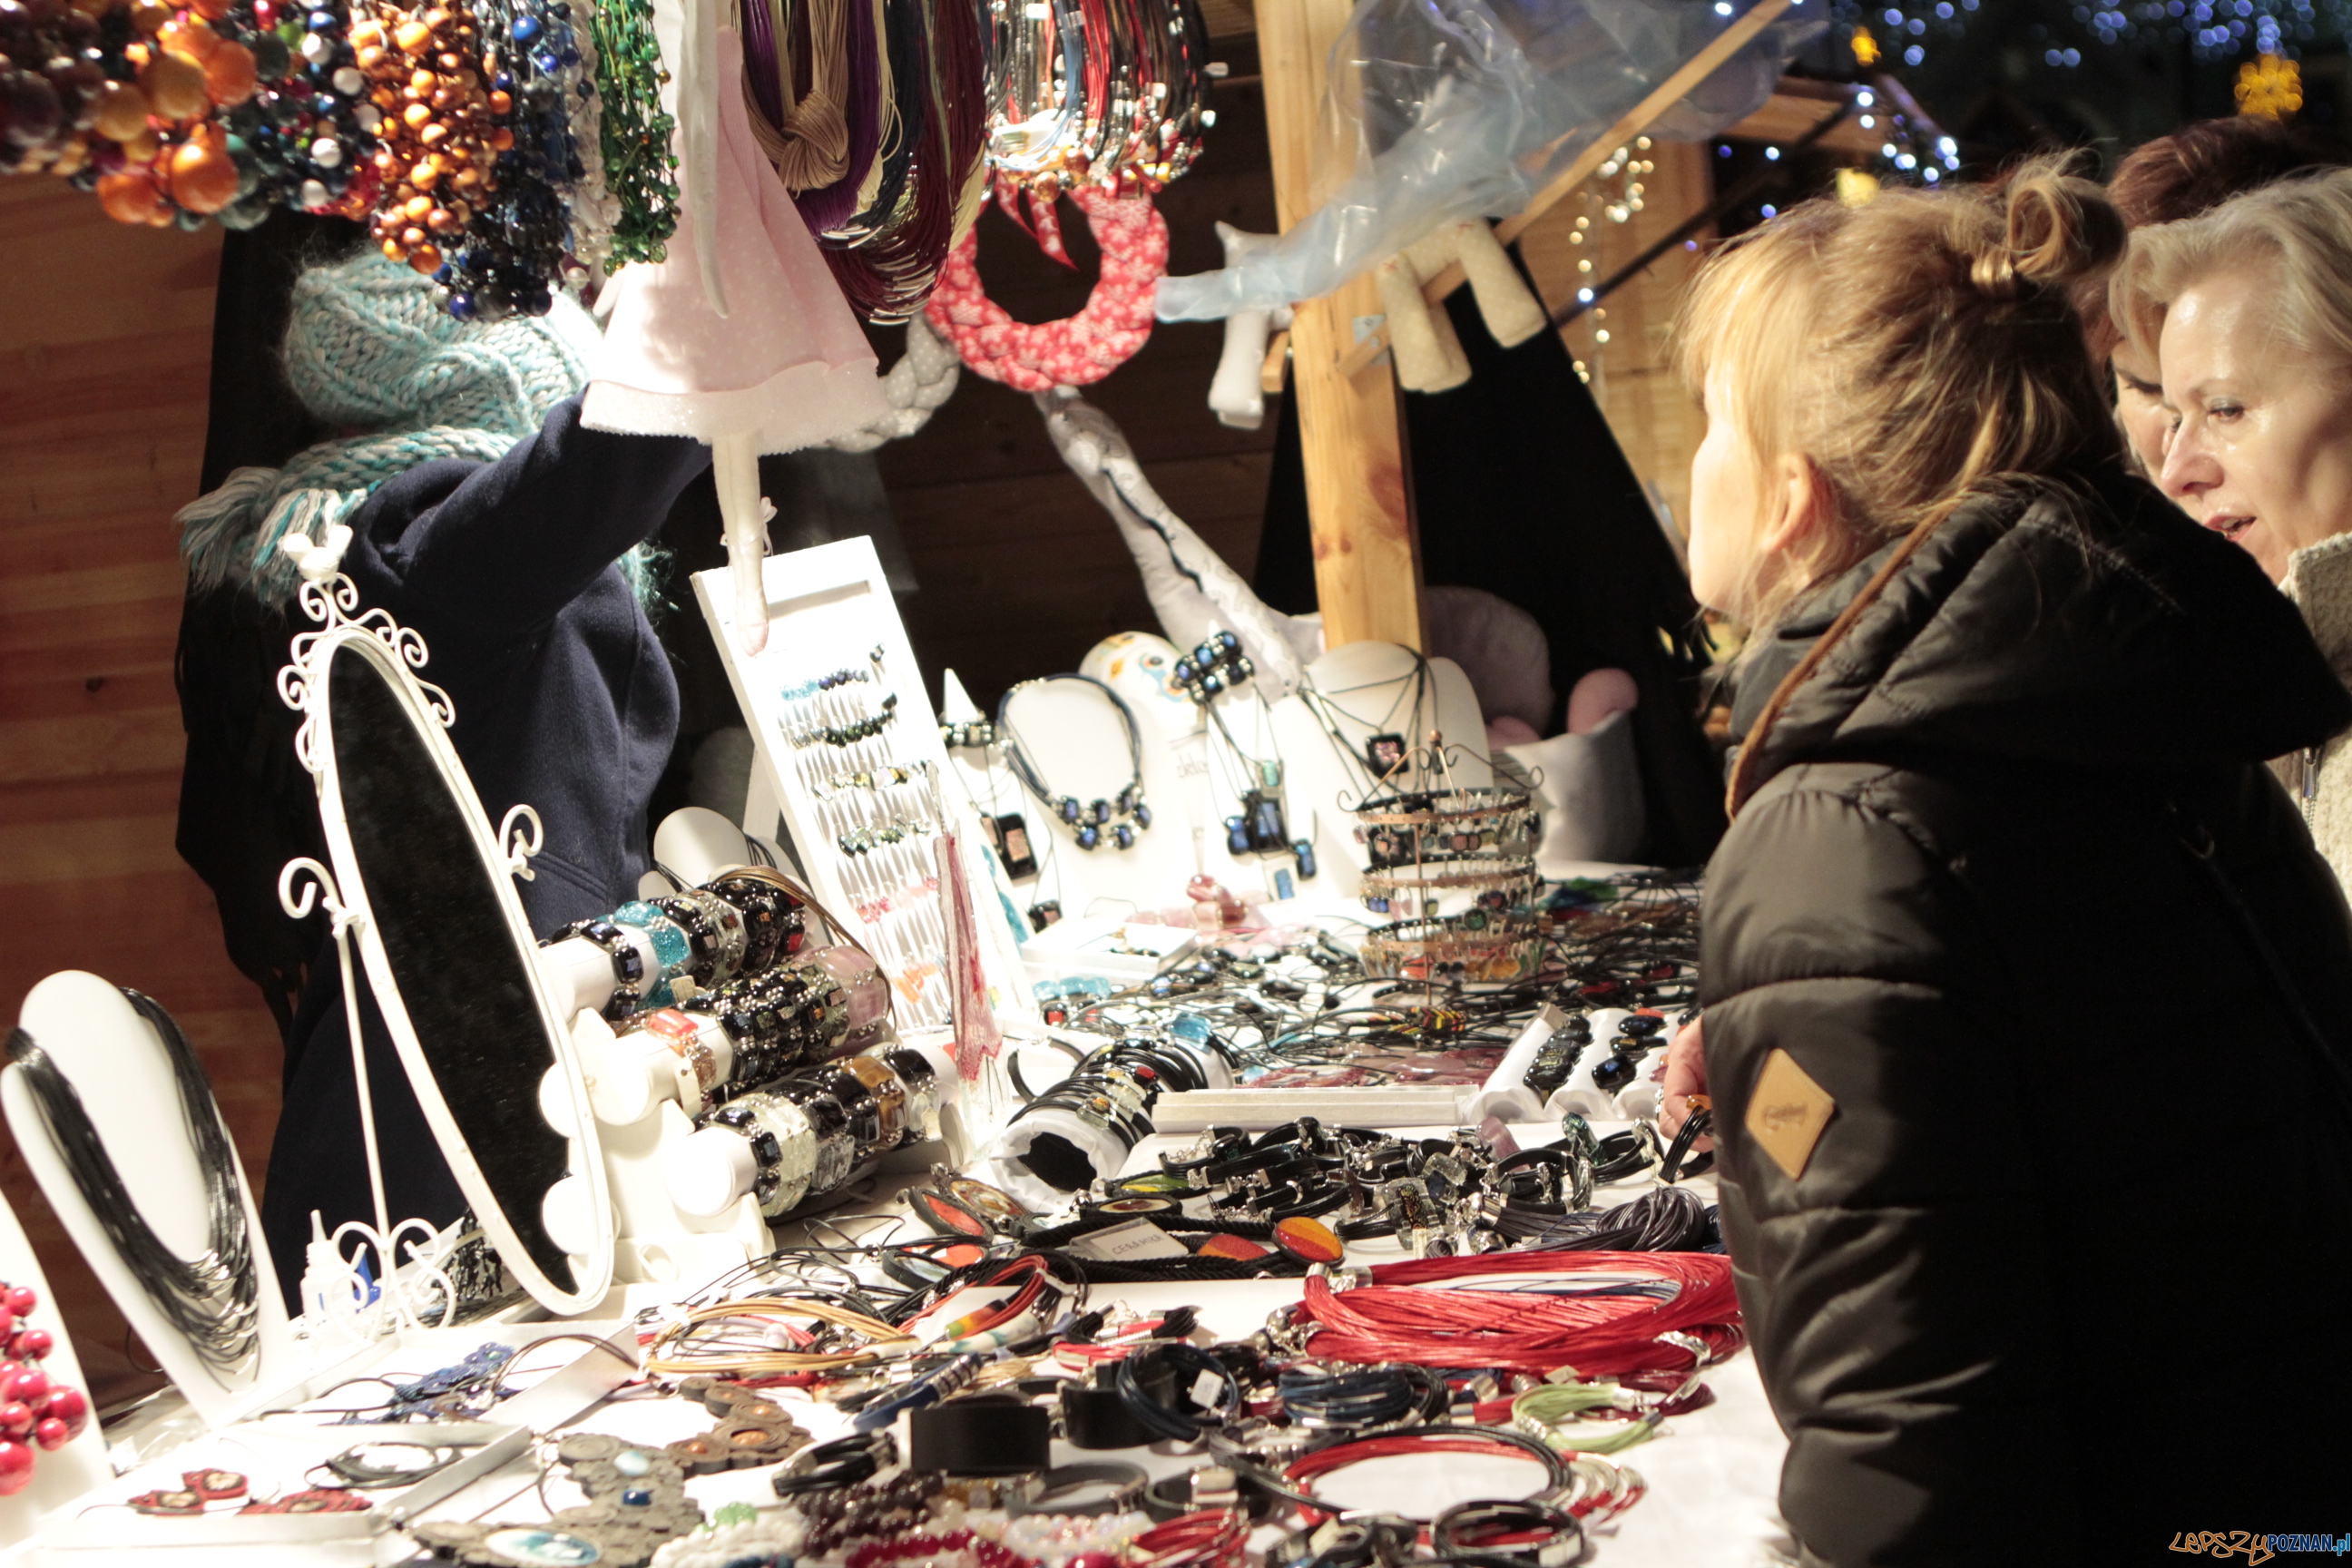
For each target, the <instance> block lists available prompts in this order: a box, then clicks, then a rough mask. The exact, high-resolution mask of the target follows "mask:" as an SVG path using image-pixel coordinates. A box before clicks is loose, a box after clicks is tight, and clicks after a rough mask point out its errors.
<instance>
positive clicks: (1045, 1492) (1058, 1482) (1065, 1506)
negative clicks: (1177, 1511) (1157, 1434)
mask: <svg viewBox="0 0 2352 1568" xmlns="http://www.w3.org/2000/svg"><path fill="white" fill-rule="evenodd" d="M1150 1481H1151V1478H1150V1476H1148V1475H1146V1474H1145V1473H1144V1469H1143V1467H1142V1466H1140V1465H1129V1464H1124V1463H1120V1462H1118V1461H1114V1460H1097V1461H1095V1462H1093V1463H1091V1464H1083V1465H1057V1466H1055V1468H1052V1469H1050V1470H1047V1471H1046V1472H1045V1475H1044V1477H1043V1478H1041V1479H1039V1481H1038V1483H1037V1487H1036V1489H1035V1490H1034V1491H1032V1492H1029V1493H1028V1494H1027V1495H1025V1496H1017V1497H1014V1498H1012V1499H1010V1500H1007V1502H1006V1503H1005V1507H1004V1511H1005V1512H1007V1513H1009V1514H1011V1515H1012V1516H1013V1518H1015V1519H1018V1518H1020V1517H1021V1516H1022V1515H1024V1514H1030V1513H1060V1514H1075V1515H1076V1516H1078V1517H1080V1518H1098V1517H1100V1516H1101V1515H1103V1514H1109V1513H1125V1512H1127V1511H1128V1510H1130V1509H1132V1508H1134V1507H1136V1506H1137V1505H1138V1504H1139V1503H1140V1502H1141V1501H1142V1500H1143V1489H1144V1488H1145V1487H1147V1486H1149V1485H1150ZM1091 1487H1108V1488H1109V1489H1110V1490H1109V1491H1108V1493H1107V1494H1106V1495H1105V1496H1102V1497H1099V1498H1096V1499H1093V1500H1088V1501H1083V1502H1074V1501H1072V1500H1071V1494H1073V1493H1075V1492H1078V1491H1082V1490H1085V1489H1088V1488H1091Z"/></svg>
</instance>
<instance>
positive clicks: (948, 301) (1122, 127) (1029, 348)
mask: <svg viewBox="0 0 2352 1568" xmlns="http://www.w3.org/2000/svg"><path fill="white" fill-rule="evenodd" d="M1208 42H1209V33H1208V27H1207V25H1206V24H1205V23H1204V22H1203V21H1202V17H1201V12H1200V7H1199V5H1197V4H1196V3H1195V0H1054V3H1053V4H1044V3H1038V4H1032V5H1021V6H1012V5H1003V6H994V7H992V8H991V16H990V35H989V39H988V43H989V70H988V119H987V155H988V167H989V177H990V181H991V184H992V186H993V188H994V190H995V193H996V200H997V205H999V206H1000V207H1001V208H1003V212H1004V214H1005V216H1007V217H1009V218H1011V219H1012V220H1013V222H1014V223H1015V224H1017V225H1019V226H1021V227H1022V228H1023V229H1024V230H1025V231H1027V232H1028V233H1029V235H1030V236H1031V237H1033V238H1034V239H1035V240H1036V242H1037V245H1038V247H1039V248H1040V249H1042V250H1044V251H1045V254H1046V255H1048V256H1050V257H1052V258H1054V259H1055V260H1056V261H1059V262H1061V263H1062V264H1063V265H1064V266H1068V265H1070V258H1069V252H1068V251H1067V249H1066V247H1064V245H1063V243H1062V232H1061V219H1060V217H1059V216H1058V214H1057V211H1056V206H1055V204H1056V203H1057V202H1059V201H1060V199H1061V198H1062V197H1063V196H1065V195H1066V196H1068V197H1069V198H1070V200H1071V201H1072V203H1073V204H1075V205H1076V207H1077V209H1078V211H1079V213H1080V215H1081V216H1084V217H1085V218H1086V220H1087V227H1088V228H1089V229H1091V230H1092V231H1093V234H1094V237H1095V241H1096V244H1097V247H1098V248H1099V249H1100V251H1101V253H1102V269H1101V274H1100V277H1099V278H1098V279H1097V282H1096V284H1095V287H1094V289H1093V291H1092V292H1091V293H1090V294H1089V295H1088V296H1087V303H1086V308H1085V309H1084V310H1080V311H1079V312H1078V314H1076V315H1075V316H1072V317H1069V318H1068V319H1066V320H1064V321H1047V322H1042V323H1035V324H1032V323H1029V322H1024V321H1014V320H1013V317H1012V316H1011V315H1010V314H1009V313H1008V312H1007V311H1006V310H1004V309H1003V307H1002V306H1000V305H998V304H996V303H995V302H994V301H993V300H990V299H989V297H988V293H987V290H986V289H984V288H983V287H982V284H981V279H980V268H979V235H978V231H977V230H976V229H970V230H968V231H967V230H966V229H960V230H959V231H958V233H959V235H960V237H961V240H960V243H959V244H958V245H957V247H956V248H955V252H954V254H953V255H952V256H950V258H947V266H946V271H945V273H944V274H943V275H942V276H941V278H940V283H939V289H938V291H937V292H936V293H935V294H934V295H933V296H932V298H931V303H930V310H929V318H930V321H931V324H932V325H933V326H935V327H937V328H938V329H939V330H940V331H941V332H943V333H945V334H946V335H947V337H948V339H949V341H950V342H952V343H954V345H955V348H956V352H957V353H959V354H961V356H962V358H963V362H964V363H965V364H967V365H969V366H971V368H972V369H973V370H975V371H977V372H978V373H979V374H982V375H984V376H986V377H988V378H989V379H990V380H992V381H997V382H1002V383H1003V384H1005V385H1007V386H1010V387H1013V388H1014V389H1015V390H1016V391H1022V392H1045V391H1049V390H1051V389H1052V388H1054V387H1055V386H1084V385H1087V384H1091V383H1093V382H1097V381H1099V380H1101V379H1102V378H1103V377H1104V376H1106V375H1108V374H1110V373H1111V372H1112V371H1114V370H1116V369H1118V367H1119V366H1120V365H1121V364H1124V363H1126V362H1127V361H1128V360H1129V358H1131V357H1133V355H1134V354H1135V353H1136V351H1137V350H1139V349H1140V348H1141V347H1142V346H1143V344H1144V342H1145V341H1146V340H1147V339H1149V338H1150V333H1151V323H1152V319H1153V318H1152V299H1153V292H1154V290H1155V289H1156V288H1157V287H1158V284H1159V280H1160V277H1161V275H1162V274H1163V273H1165V272H1166V271H1167V268H1168V225H1167V222H1166V220H1164V219H1163V218H1161V217H1160V214H1159V212H1158V210H1157V209H1156V208H1155V207H1154V206H1153V205H1152V200H1151V198H1152V197H1153V196H1154V195H1157V194H1158V193H1159V192H1160V190H1162V189H1164V188H1165V187H1166V185H1167V184H1168V182H1170V181H1171V180H1173V179H1175V178H1177V177H1178V176H1180V175H1181V174H1183V173H1184V171H1185V170H1186V169H1188V168H1190V167H1191V166H1192V159H1193V157H1194V156H1195V155H1196V153H1198V151H1199V148H1200V140H1201V133H1202V131H1203V130H1204V129H1205V128H1206V127H1208V126H1210V125H1212V124H1213V123H1214V122H1215V115H1214V113H1213V111H1211V110H1210V109H1209V108H1208V106H1207V96H1208V56H1207V49H1208ZM1024 202H1025V204H1026V208H1027V211H1026V216H1024V214H1023V205H1024Z"/></svg>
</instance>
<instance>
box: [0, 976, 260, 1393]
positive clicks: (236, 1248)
mask: <svg viewBox="0 0 2352 1568" xmlns="http://www.w3.org/2000/svg"><path fill="white" fill-rule="evenodd" d="M122 994H123V995H124V996H125V997H126V998H128V999H129V1001H130V1003H131V1006H133V1007H135V1008H137V1009H138V1011H139V1016H141V1017H142V1018H144V1019H146V1020H147V1022H148V1023H149V1024H150V1025H151V1026H153V1028H154V1030H155V1033H156V1035H157V1037H159V1038H161V1039H162V1041H163V1052H164V1054H165V1055H166V1056H168V1057H170V1058H172V1076H173V1078H174V1079H177V1080H178V1081H179V1086H180V1113H181V1115H182V1117H183V1118H184V1120H185V1121H186V1123H187V1128H188V1137H189V1140H190V1142H193V1143H194V1146H195V1151H196V1162H197V1163H198V1164H200V1165H201V1166H202V1167H203V1168H204V1173H205V1211H206V1214H207V1215H208V1239H209V1242H210V1245H209V1246H208V1247H206V1248H205V1251H204V1252H203V1254H202V1255H200V1256H198V1257H196V1258H182V1257H181V1256H179V1254H177V1253H175V1252H173V1250H172V1249H171V1248H170V1247H166V1246H164V1245H163V1238H162V1237H158V1236H157V1235H156V1234H155V1232H154V1230H153V1229H152V1227H150V1226H149V1225H148V1224H147V1219H146V1216H145V1215H142V1214H141V1213H140V1212H139V1205H138V1204H137V1203H136V1202H135V1201H134V1200H133V1199H132V1198H131V1194H130V1192H129V1190H128V1189H126V1188H125V1187H124V1186H123V1184H122V1175H121V1172H119V1171H117V1170H116V1169H115V1165H114V1160H113V1157H112V1156H111V1155H110V1154H109V1153H108V1152H106V1143H105V1141H104V1140H103V1139H101V1138H100V1136H99V1135H98V1129H97V1128H96V1127H94V1126H92V1125H91V1124H90V1120H89V1111H87V1110H84V1109H82V1102H81V1096H80V1094H79V1093H78V1092H77V1091H76V1090H75V1089H74V1086H73V1084H72V1083H71V1082H70V1081H68V1079H67V1078H66V1076H65V1075H64V1074H63V1073H61V1072H59V1071H58V1066H57V1063H55V1062H54V1061H52V1060H50V1059H49V1054H48V1053H47V1051H45V1050H43V1049H41V1047H40V1046H39V1045H37V1043H36V1042H35V1041H34V1039H33V1037H32V1036H30V1035H28V1034H26V1032H25V1031H24V1030H22V1029H17V1030H15V1031H13V1032H12V1033H11V1034H10V1035H9V1037H8V1059H9V1060H10V1061H12V1062H14V1063H16V1066H17V1068H19V1069H20V1070H21V1071H22V1072H23V1073H24V1074H25V1081H26V1084H27V1085H28V1086H29V1087H30V1088H31V1089H32V1091H33V1099H34V1100H35V1101H36V1102H37V1104H38V1105H39V1107H40V1110H41V1120H42V1121H43V1122H44V1123H45V1124H46V1125H47V1128H48V1131H49V1139H50V1141H51V1142H54V1143H55V1144H56V1145H57V1148H58V1154H59V1155H61V1156H62V1157H63V1158H64V1160H65V1163H66V1169H67V1170H68V1172H70V1173H72V1176H73V1182H74V1187H75V1190H76V1191H78V1192H79V1193H80V1194H81V1196H82V1201H83V1202H84V1203H87V1204H88V1205H89V1212H90V1213H91V1215H94V1216H96V1218H97V1220H98V1223H99V1225H100V1226H101V1227H102V1228H103V1229H104V1230H105V1232H106V1237H107V1239H108V1240H109V1241H110V1242H112V1243H113V1244H114V1249H115V1251H116V1252H117V1253H119V1254H120V1255H121V1258H122V1261H123V1263H124V1265H125V1266H126V1267H128V1268H130V1270H131V1273H132V1274H133V1275H135V1276H137V1277H138V1279H139V1283H140V1284H141V1285H142V1286H143V1287H145V1289H146V1291H147V1299H148V1300H151V1301H152V1302H153V1303H154V1304H155V1310H157V1311H159V1312H161V1313H162V1314H163V1319H164V1321H166V1322H168V1323H170V1324H171V1325H172V1326H173V1328H174V1329H176V1330H178V1331H180V1333H181V1334H182V1335H183V1336H184V1338H185V1339H186V1340H187V1342H188V1343H189V1346H190V1347H191V1348H192V1349H194V1351H195V1352H196V1354H197V1356H198V1357H199V1358H200V1359H202V1360H203V1362H204V1363H205V1366H206V1367H208V1368H210V1369H211V1370H212V1371H213V1372H214V1373H215V1374H216V1375H217V1374H219V1373H227V1372H234V1371H236V1369H237V1368H239V1367H240V1366H242V1365H243V1364H244V1363H245V1362H246V1361H247V1360H248V1359H249V1358H250V1357H251V1356H252V1355H253V1353H254V1351H255V1349H256V1347H257V1343H258V1342H259V1338H260V1308H259V1301H260V1277H259V1271H258V1270H257V1268H255V1266H254V1258H253V1246H252V1238H251V1237H250V1236H249V1235H248V1234H247V1230H246V1223H245V1201H244V1196H243V1194H242V1193H241V1192H240V1191H239V1190H238V1186H237V1182H236V1155H235V1153H234V1152H232V1151H231V1149H230V1147H229V1141H228V1133H227V1131H226V1129H224V1128H223V1127H222V1126H221V1121H220V1111H219V1110H218V1109H217V1108H216V1107H215V1105H214V1103H213V1094H212V1086H211V1085H210V1084H208V1083H206V1082H205V1073H204V1068H202V1067H200V1066H198V1065H197V1062H196V1054H195V1052H194V1050H192V1049H190V1048H189V1046H188V1039H187V1037H186V1036H185V1035H183V1034H182V1033H181V1032H180V1026H179V1025H178V1024H177V1023H176V1022H174V1021H173V1017H172V1015H171V1014H169V1013H167V1012H165V1011H164V1010H163V1008H162V1007H161V1006H160V1005H157V1004H156V1003H155V1002H153V1001H152V1000H151V999H150V998H148V997H145V996H142V995H141V994H139V993H138V992H136V991H133V990H131V988H130V987H128V986H125V987H123V988H122Z"/></svg>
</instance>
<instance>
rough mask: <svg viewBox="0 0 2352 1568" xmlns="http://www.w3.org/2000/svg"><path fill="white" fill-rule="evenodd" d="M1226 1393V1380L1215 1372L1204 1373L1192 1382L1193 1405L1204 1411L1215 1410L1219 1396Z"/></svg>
mask: <svg viewBox="0 0 2352 1568" xmlns="http://www.w3.org/2000/svg"><path fill="white" fill-rule="evenodd" d="M1224 1391H1225V1384H1224V1380H1223V1378H1221V1377H1219V1376H1218V1375H1217V1374H1216V1373H1213V1372H1206V1371H1204V1372H1202V1373H1201V1375H1200V1376H1198V1377H1196V1378H1194V1379H1193V1380H1192V1403H1193V1404H1195V1405H1199V1406H1200V1407H1201V1408H1202V1409H1203V1410H1214V1409H1215V1408H1216V1407H1217V1395H1218V1394H1223V1392H1224Z"/></svg>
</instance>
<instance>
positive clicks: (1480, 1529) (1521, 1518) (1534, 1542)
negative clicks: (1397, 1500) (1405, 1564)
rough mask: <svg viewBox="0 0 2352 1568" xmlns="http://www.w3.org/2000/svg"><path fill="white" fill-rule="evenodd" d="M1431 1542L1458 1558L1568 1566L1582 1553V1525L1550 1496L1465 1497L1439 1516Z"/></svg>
mask: <svg viewBox="0 0 2352 1568" xmlns="http://www.w3.org/2000/svg"><path fill="white" fill-rule="evenodd" d="M1429 1543H1430V1546H1431V1548H1432V1549H1433V1551H1434V1552H1436V1553H1437V1554H1438V1555H1439V1556H1440V1557H1447V1558H1453V1559H1454V1560H1456V1561H1469V1562H1475V1563H1496V1564H1505V1563H1507V1564H1520V1565H1523V1568H1564V1565H1565V1564H1567V1563H1573V1562H1575V1561H1576V1560H1577V1559H1578V1558H1579V1557H1580V1556H1582V1555H1583V1553H1584V1527H1583V1526H1582V1525H1581V1524H1580V1523H1578V1522H1577V1520H1576V1516H1575V1515H1574V1514H1572V1513H1570V1512H1569V1511H1568V1510H1566V1509H1562V1508H1556V1507H1554V1506H1552V1505H1551V1504H1549V1503H1546V1502H1536V1501H1532V1500H1530V1501H1527V1502H1501V1501H1484V1502H1465V1503H1458V1504H1456V1505H1455V1506H1454V1507H1453V1508H1449V1509H1447V1510H1445V1511H1444V1513H1441V1514H1439V1515H1438V1516H1437V1518H1436V1519H1435V1520H1434V1521H1433V1522H1432V1523H1431V1525H1430V1527H1429Z"/></svg>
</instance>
